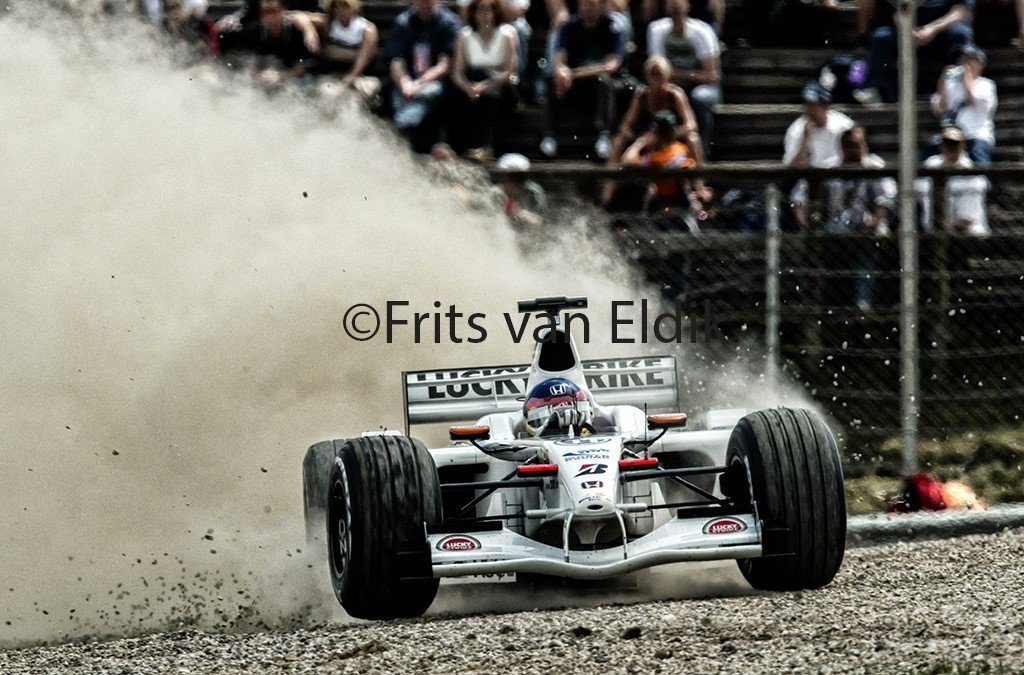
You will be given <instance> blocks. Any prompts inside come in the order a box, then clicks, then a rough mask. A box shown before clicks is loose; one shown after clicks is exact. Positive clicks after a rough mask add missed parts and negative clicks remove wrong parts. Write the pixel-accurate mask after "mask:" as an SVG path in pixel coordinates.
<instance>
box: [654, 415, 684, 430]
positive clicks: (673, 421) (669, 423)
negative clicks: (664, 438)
mask: <svg viewBox="0 0 1024 675" xmlns="http://www.w3.org/2000/svg"><path fill="white" fill-rule="evenodd" d="M685 426H686V413H666V414H664V415H648V416H647V428H648V429H651V430H654V429H671V428H673V427H685Z"/></svg>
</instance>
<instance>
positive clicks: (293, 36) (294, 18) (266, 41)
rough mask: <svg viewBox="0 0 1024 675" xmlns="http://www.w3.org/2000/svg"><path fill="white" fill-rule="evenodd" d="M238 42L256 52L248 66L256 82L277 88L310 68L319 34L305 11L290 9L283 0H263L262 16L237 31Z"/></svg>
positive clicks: (261, 3) (243, 47) (312, 64)
mask: <svg viewBox="0 0 1024 675" xmlns="http://www.w3.org/2000/svg"><path fill="white" fill-rule="evenodd" d="M236 45H237V46H238V47H240V48H242V49H243V50H245V51H247V52H251V53H253V54H254V55H255V58H254V59H252V60H251V61H250V62H249V64H248V67H249V70H250V71H251V72H252V74H253V76H254V77H255V78H256V80H257V82H259V84H260V85H261V86H263V87H264V88H265V89H274V88H276V87H278V86H279V85H281V84H283V83H284V82H285V81H287V80H289V79H297V78H301V77H304V76H306V75H307V74H308V73H309V72H310V70H311V69H312V67H313V66H314V64H315V61H314V55H315V54H316V53H317V52H319V50H320V36H319V35H317V32H316V28H315V27H314V26H313V24H312V22H311V21H310V20H309V17H308V16H307V15H306V14H305V13H303V12H289V11H288V10H287V9H286V8H285V4H284V2H282V0H260V16H259V19H258V20H257V21H255V22H253V23H248V24H246V25H245V27H244V28H242V29H241V30H240V31H239V32H238V41H237V42H236Z"/></svg>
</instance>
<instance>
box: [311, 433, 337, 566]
mask: <svg viewBox="0 0 1024 675" xmlns="http://www.w3.org/2000/svg"><path fill="white" fill-rule="evenodd" d="M338 443H344V441H322V442H320V443H316V444H314V445H311V446H310V448H309V450H307V451H306V456H305V458H304V459H303V460H302V513H303V516H304V517H305V520H306V543H307V544H310V545H311V546H314V545H315V546H320V547H323V549H322V550H326V544H325V543H324V542H325V541H326V539H325V537H324V533H325V532H326V531H327V529H326V528H327V525H326V523H327V481H328V480H329V479H330V477H331V466H332V465H333V464H334V458H335V457H337V456H338V450H337V447H336V444H338Z"/></svg>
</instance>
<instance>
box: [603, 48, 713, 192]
mask: <svg viewBox="0 0 1024 675" xmlns="http://www.w3.org/2000/svg"><path fill="white" fill-rule="evenodd" d="M644 74H645V76H646V79H647V86H640V87H637V88H636V90H635V91H634V92H633V100H632V102H631V103H630V106H629V110H627V111H626V116H625V117H624V118H623V120H622V124H621V125H620V126H619V133H618V134H616V136H615V140H614V141H613V142H612V152H611V156H610V157H609V158H608V166H618V165H619V163H620V160H621V159H622V153H623V152H624V151H625V150H626V148H628V147H629V146H630V144H632V143H633V141H634V140H636V138H637V136H639V135H640V134H647V135H650V133H651V131H650V126H651V121H652V120H653V119H654V116H655V115H656V114H657V113H658V112H660V111H662V110H669V111H671V112H673V113H675V115H676V119H678V120H679V126H678V127H677V128H676V138H678V139H680V140H682V141H684V142H685V143H686V145H687V147H689V148H690V150H692V152H693V155H694V159H695V160H696V161H697V162H698V163H701V162H703V160H704V154H703V150H702V147H701V141H700V136H699V135H698V134H697V120H696V118H695V117H694V115H693V110H692V109H691V108H690V102H689V100H688V99H687V97H686V93H685V92H684V91H683V90H682V89H680V88H679V87H677V86H676V85H674V84H672V83H671V81H670V80H671V75H672V66H670V65H669V63H668V59H666V58H665V57H664V56H652V57H650V58H649V59H647V63H645V64H644ZM614 190H615V183H614V181H608V182H607V183H606V185H605V189H604V197H603V199H602V202H603V203H605V204H607V203H608V202H610V201H611V199H612V195H613V193H614Z"/></svg>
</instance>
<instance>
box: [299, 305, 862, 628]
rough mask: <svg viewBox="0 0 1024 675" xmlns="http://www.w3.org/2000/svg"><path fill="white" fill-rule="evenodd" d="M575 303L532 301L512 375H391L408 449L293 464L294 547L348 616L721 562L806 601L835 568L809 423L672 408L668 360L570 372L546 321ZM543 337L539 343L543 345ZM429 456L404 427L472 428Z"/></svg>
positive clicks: (837, 557)
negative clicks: (313, 552) (484, 585)
mask: <svg viewBox="0 0 1024 675" xmlns="http://www.w3.org/2000/svg"><path fill="white" fill-rule="evenodd" d="M579 307H586V299H585V298H564V297H559V298H540V299H537V300H531V301H524V302H520V303H519V310H520V311H521V312H540V313H543V314H545V315H547V316H548V317H549V318H550V319H551V323H550V326H551V327H549V328H547V329H542V332H541V334H540V335H539V336H538V337H539V339H538V341H537V344H536V348H535V352H534V357H533V362H532V363H531V364H530V365H529V366H504V367H494V368H473V369H466V370H451V371H439V372H426V371H423V372H409V373H404V374H403V378H404V386H405V401H406V434H405V435H402V434H400V433H399V432H397V431H383V432H382V431H374V432H367V433H364V434H363V435H362V436H359V437H357V438H349V439H345V440H332V441H324V442H321V443H317V444H315V445H313V446H312V447H311V448H309V450H308V452H307V453H306V456H305V460H304V463H303V488H304V489H303V492H304V498H305V515H306V527H307V536H308V537H309V538H310V539H311V540H314V541H316V540H320V541H323V539H324V537H325V535H326V544H327V552H328V559H329V569H330V576H331V582H332V585H333V587H334V592H335V594H336V595H337V597H338V600H339V601H340V602H341V605H342V606H343V607H344V609H345V610H346V611H347V612H348V613H349V614H350V615H351V616H354V617H358V618H364V619H391V618H397V617H413V616H418V615H420V614H422V613H423V612H424V611H426V610H427V608H428V607H429V606H430V604H431V603H432V602H433V600H434V597H435V595H436V594H437V590H438V584H439V581H440V579H442V578H445V577H471V578H473V579H476V580H479V581H488V580H491V581H497V580H508V579H510V578H511V579H513V580H514V579H515V576H514V575H527V576H529V575H546V576H549V577H550V576H554V577H565V578H572V579H606V578H610V577H614V576H617V575H621V574H625V573H627V572H631V571H634V570H639V569H643V568H647V567H652V566H655V565H662V564H665V563H675V562H680V561H688V560H723V559H735V560H736V561H737V563H738V565H739V568H740V570H741V572H742V573H743V576H744V577H746V579H747V580H748V581H749V582H750V584H751V585H752V586H753V587H754V588H757V589H765V590H797V589H812V588H818V587H820V586H824V585H825V584H828V583H829V582H830V581H831V580H832V578H833V577H834V576H835V574H836V572H837V571H838V570H839V566H840V564H841V563H842V559H843V553H844V549H845V541H846V505H845V498H844V492H843V476H842V469H841V467H840V462H839V453H838V449H837V447H836V441H835V438H834V437H833V435H832V433H831V431H829V429H828V427H827V426H826V424H825V423H824V422H823V421H822V419H821V418H820V417H818V416H817V415H816V414H814V413H812V412H810V411H807V410H798V409H787V408H773V409H769V410H761V411H759V412H754V413H750V414H746V411H744V410H713V411H711V412H708V413H707V414H706V415H705V416H704V420H703V424H702V425H701V426H702V428H701V429H699V430H683V429H682V427H684V426H685V425H686V423H687V417H686V415H684V414H682V413H669V414H647V412H649V411H645V410H644V409H641V408H640V407H637V406H644V408H650V409H662V410H664V409H666V408H672V407H675V406H676V405H677V397H678V390H677V386H676V366H675V359H674V358H673V357H645V358H637V359H625V360H606V361H581V360H580V358H579V354H578V352H577V349H576V344H575V342H574V340H573V339H572V337H571V336H570V335H567V334H566V331H565V330H564V328H563V327H562V324H561V323H560V322H559V320H558V317H559V316H560V315H561V312H562V311H564V310H566V309H568V308H579ZM544 331H546V332H544ZM474 419H475V423H473V424H472V425H469V426H453V427H451V428H450V436H451V441H452V442H451V444H450V445H447V446H445V447H441V448H431V449H428V448H426V447H425V446H424V444H423V443H421V442H420V441H418V440H416V439H413V438H410V437H409V436H408V428H409V425H411V424H421V423H437V422H453V421H463V422H464V421H466V420H474Z"/></svg>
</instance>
